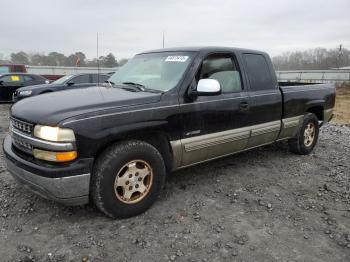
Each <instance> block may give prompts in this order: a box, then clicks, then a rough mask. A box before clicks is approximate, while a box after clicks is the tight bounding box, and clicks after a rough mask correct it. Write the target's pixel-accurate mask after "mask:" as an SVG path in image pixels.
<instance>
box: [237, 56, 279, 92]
mask: <svg viewBox="0 0 350 262" xmlns="http://www.w3.org/2000/svg"><path fill="white" fill-rule="evenodd" d="M243 56H244V60H245V63H246V68H247V73H248V78H249V83H250V88H251V90H252V91H260V90H268V89H274V85H273V82H272V78H271V72H270V70H269V67H268V64H267V62H266V60H265V57H264V56H262V55H259V54H244V55H243Z"/></svg>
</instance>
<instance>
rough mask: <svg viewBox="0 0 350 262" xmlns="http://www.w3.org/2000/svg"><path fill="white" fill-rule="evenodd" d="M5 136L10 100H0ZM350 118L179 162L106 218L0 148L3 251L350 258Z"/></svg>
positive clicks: (44, 257) (76, 257)
mask: <svg viewBox="0 0 350 262" xmlns="http://www.w3.org/2000/svg"><path fill="white" fill-rule="evenodd" d="M0 119H1V123H0V139H1V140H2V139H3V138H4V135H5V133H6V131H7V127H8V106H7V105H0ZM349 182H350V127H349V126H345V125H336V124H328V125H326V126H325V127H323V128H322V131H321V133H320V140H319V143H318V145H317V147H316V148H315V150H314V152H313V153H312V154H311V155H309V156H298V155H294V154H291V153H289V152H288V149H287V146H286V144H285V143H279V144H276V145H271V146H267V147H263V148H260V149H255V150H251V151H248V152H245V153H241V154H238V155H235V156H231V157H227V158H224V159H221V160H217V161H213V162H210V163H206V164H202V165H199V166H196V167H192V168H188V169H185V170H181V171H178V172H176V173H174V174H173V176H171V177H170V179H169V180H168V182H167V185H166V188H165V190H164V191H163V193H162V195H161V197H160V199H159V200H158V202H157V203H156V204H155V205H154V206H153V207H152V208H151V209H150V210H149V211H148V212H146V213H145V214H143V215H140V216H138V217H134V218H131V219H125V220H110V219H108V218H106V217H104V216H103V215H102V214H101V213H100V212H98V211H97V210H96V209H95V208H94V207H93V206H84V207H65V206H62V205H60V204H56V203H54V202H51V201H47V200H44V199H42V198H40V197H37V196H35V195H33V194H31V193H30V192H28V191H26V190H25V189H24V188H22V187H21V186H19V185H17V184H16V183H15V181H14V180H13V178H12V177H11V176H10V175H9V174H8V172H7V171H6V169H5V167H4V159H3V153H2V150H0V260H1V261H327V262H328V261H350V259H349V258H350V188H349V187H350V183H349Z"/></svg>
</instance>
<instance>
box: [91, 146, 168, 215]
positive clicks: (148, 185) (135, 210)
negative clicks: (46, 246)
mask: <svg viewBox="0 0 350 262" xmlns="http://www.w3.org/2000/svg"><path fill="white" fill-rule="evenodd" d="M165 177H166V170H165V164H164V161H163V158H162V156H161V154H160V153H159V151H158V150H157V149H156V148H155V147H153V146H152V145H150V144H148V143H145V142H143V141H138V140H130V141H125V142H121V143H117V144H115V145H113V146H111V147H110V148H108V149H106V150H105V151H104V152H103V153H102V154H101V155H100V156H99V158H98V159H97V162H96V164H95V166H94V170H93V175H92V179H91V196H92V199H93V201H94V203H95V205H96V206H97V207H98V208H99V209H100V210H101V211H102V212H103V213H105V214H106V215H107V216H109V217H112V218H127V217H131V216H135V215H138V214H140V213H142V212H144V211H146V210H147V209H148V208H150V207H151V205H152V204H153V203H154V202H155V201H156V199H157V197H158V195H159V193H160V191H161V188H162V187H163V185H164V182H165Z"/></svg>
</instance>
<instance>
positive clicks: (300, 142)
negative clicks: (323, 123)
mask: <svg viewBox="0 0 350 262" xmlns="http://www.w3.org/2000/svg"><path fill="white" fill-rule="evenodd" d="M311 130H313V132H311ZM318 133H319V125H318V118H317V117H316V115H314V114H312V113H307V114H306V115H305V116H304V120H303V124H302V126H301V127H300V129H299V131H298V133H297V134H296V136H295V137H294V138H292V139H289V140H288V144H289V150H290V151H291V152H293V153H295V154H299V155H308V154H310V153H311V152H312V150H313V149H314V147H315V145H316V143H317V140H318Z"/></svg>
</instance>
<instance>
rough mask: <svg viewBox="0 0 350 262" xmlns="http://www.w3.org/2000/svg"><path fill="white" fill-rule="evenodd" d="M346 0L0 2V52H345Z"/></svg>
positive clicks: (349, 27) (348, 32)
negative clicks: (220, 49)
mask: <svg viewBox="0 0 350 262" xmlns="http://www.w3.org/2000/svg"><path fill="white" fill-rule="evenodd" d="M349 10H350V0H332V1H330V0H327V1H324V0H260V1H259V0H255V1H253V0H231V1H228V0H227V1H225V0H212V1H209V0H176V1H167V0H144V1H141V0H138V1H136V0H122V1H120V0H99V1H96V0H26V1H1V15H0V54H5V55H8V54H9V53H11V52H17V51H20V50H23V51H26V52H45V53H48V52H51V51H58V52H62V53H64V54H66V55H68V54H70V53H73V52H75V51H82V52H84V53H85V54H86V55H87V56H88V58H93V57H95V56H96V33H97V32H99V36H100V37H99V39H100V54H103V55H105V54H107V53H109V52H112V53H114V54H115V55H116V56H117V57H118V58H121V57H131V56H133V55H134V54H135V53H138V52H141V51H144V50H149V49H155V48H161V47H162V31H163V30H164V31H165V46H166V47H175V46H198V45H200V46H203V45H219V46H234V47H245V48H255V49H260V50H264V51H267V52H269V53H270V54H271V55H277V54H280V53H282V52H284V51H291V50H301V49H308V48H315V47H326V48H335V47H336V46H337V45H339V44H341V43H342V44H343V45H344V47H346V48H349V49H350V12H349Z"/></svg>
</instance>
